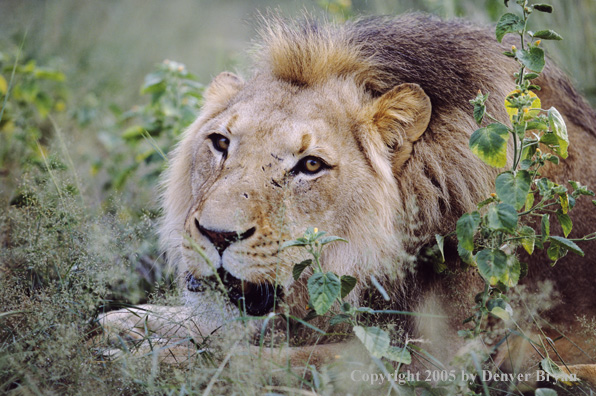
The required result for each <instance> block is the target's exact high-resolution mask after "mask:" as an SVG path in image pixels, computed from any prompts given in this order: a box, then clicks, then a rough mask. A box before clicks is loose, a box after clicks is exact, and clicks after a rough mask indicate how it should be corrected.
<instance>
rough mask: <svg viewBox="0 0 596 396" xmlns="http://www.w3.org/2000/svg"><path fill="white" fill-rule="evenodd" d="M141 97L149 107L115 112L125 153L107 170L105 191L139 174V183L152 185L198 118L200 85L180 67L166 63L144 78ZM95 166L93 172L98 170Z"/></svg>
mask: <svg viewBox="0 0 596 396" xmlns="http://www.w3.org/2000/svg"><path fill="white" fill-rule="evenodd" d="M140 93H141V94H142V95H147V96H149V97H150V100H149V103H147V104H145V105H142V106H134V107H133V108H132V109H130V110H128V111H125V112H120V111H119V110H118V109H114V111H115V114H116V116H117V123H116V124H115V125H114V127H113V128H116V129H118V130H120V131H122V132H121V139H122V142H123V146H124V147H125V150H122V152H121V153H120V155H119V156H118V157H116V159H117V160H116V161H114V162H113V163H112V164H111V166H110V167H109V168H108V173H109V174H110V184H109V185H108V186H107V187H108V189H115V190H121V189H122V188H123V187H124V186H125V185H126V183H127V182H128V181H129V179H130V178H131V177H132V176H133V175H134V174H135V173H140V177H141V182H143V183H147V184H148V185H154V184H155V182H156V179H157V177H158V176H159V174H160V173H161V172H162V171H163V169H164V167H165V166H166V155H165V153H167V152H168V151H169V150H170V148H171V147H172V146H173V145H174V143H175V142H176V141H177V139H178V137H179V136H180V135H181V134H182V132H183V131H184V130H185V129H186V128H187V127H188V126H189V125H190V124H191V123H192V122H193V121H194V119H195V118H196V117H197V114H198V111H199V108H200V105H201V101H202V93H203V85H202V84H200V83H199V82H198V81H197V78H196V77H195V76H194V75H193V74H191V73H189V72H188V70H187V69H186V66H184V65H183V64H181V63H178V62H174V61H170V60H165V61H164V62H163V63H161V64H159V65H157V66H156V67H155V70H154V71H152V72H151V73H149V74H147V75H146V76H145V81H144V83H143V86H142V87H141V90H140ZM101 166H102V164H101V163H98V164H97V166H96V171H98V170H99V169H100V168H101Z"/></svg>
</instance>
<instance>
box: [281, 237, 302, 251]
mask: <svg viewBox="0 0 596 396" xmlns="http://www.w3.org/2000/svg"><path fill="white" fill-rule="evenodd" d="M308 245H309V243H308V242H307V241H306V240H305V239H304V238H298V239H295V240H293V241H286V242H284V243H283V244H282V245H281V250H284V249H287V248H289V247H293V246H308Z"/></svg>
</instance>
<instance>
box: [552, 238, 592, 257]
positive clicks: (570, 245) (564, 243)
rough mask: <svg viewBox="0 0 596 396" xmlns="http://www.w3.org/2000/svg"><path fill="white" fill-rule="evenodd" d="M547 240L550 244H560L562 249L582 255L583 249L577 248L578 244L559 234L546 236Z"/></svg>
mask: <svg viewBox="0 0 596 396" xmlns="http://www.w3.org/2000/svg"><path fill="white" fill-rule="evenodd" d="M548 240H549V241H550V243H551V244H555V245H557V246H560V247H562V248H564V249H567V250H569V251H570V252H573V253H575V254H577V255H579V256H582V257H584V252H583V250H581V249H580V248H579V246H577V245H576V244H575V242H573V241H570V240H569V239H567V238H563V237H560V236H551V237H549V238H548Z"/></svg>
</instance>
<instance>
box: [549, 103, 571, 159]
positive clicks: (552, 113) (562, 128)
mask: <svg viewBox="0 0 596 396" xmlns="http://www.w3.org/2000/svg"><path fill="white" fill-rule="evenodd" d="M548 122H549V124H550V127H551V129H552V130H553V133H554V134H555V136H556V137H557V140H558V141H559V149H558V150H555V152H556V153H557V154H559V155H560V156H561V157H563V158H567V147H569V136H568V135H567V126H566V125H565V120H563V117H562V116H561V114H560V113H559V112H558V111H557V109H555V108H554V107H551V108H550V109H548Z"/></svg>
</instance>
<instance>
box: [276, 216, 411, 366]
mask: <svg viewBox="0 0 596 396" xmlns="http://www.w3.org/2000/svg"><path fill="white" fill-rule="evenodd" d="M325 235H326V232H325V231H319V230H318V229H316V228H312V227H309V228H308V229H307V230H306V232H305V233H304V236H302V237H300V238H297V239H294V240H291V241H287V242H285V243H284V244H283V245H282V249H287V248H290V247H300V248H302V249H305V250H306V251H307V252H308V253H309V254H310V255H311V256H312V259H309V260H304V261H302V262H300V263H298V264H296V265H294V269H293V276H294V279H295V280H298V279H299V278H300V276H301V274H302V272H303V271H304V270H305V269H306V268H308V267H312V270H313V273H312V275H310V276H309V278H308V281H307V290H308V296H309V308H313V310H311V311H309V312H308V314H307V316H306V317H305V318H304V320H310V319H312V318H314V317H316V316H324V315H326V318H327V319H328V320H329V324H330V325H331V326H336V325H338V324H341V323H349V324H350V325H352V330H353V331H354V334H355V335H356V337H358V339H360V341H362V344H363V345H364V346H365V347H366V349H367V350H368V352H369V353H370V355H371V356H373V357H376V358H379V359H380V358H386V359H389V360H391V361H395V362H398V363H402V364H410V363H411V361H412V358H411V355H410V352H409V351H408V349H407V348H406V347H405V346H404V347H396V346H392V345H391V341H390V337H389V333H387V332H386V331H385V330H382V329H380V328H378V327H374V326H372V327H369V326H361V325H360V322H361V319H360V316H361V315H362V314H374V313H375V311H374V310H372V309H371V308H369V307H352V306H351V305H350V303H349V302H347V301H345V300H344V299H345V298H346V297H347V296H348V295H349V293H350V292H351V291H352V290H353V289H354V287H355V286H356V284H357V282H358V280H357V279H356V278H354V277H352V276H350V275H342V276H341V277H340V276H338V275H336V274H335V273H333V272H324V271H323V267H322V266H321V263H320V258H321V255H322V252H323V247H324V246H325V245H327V244H329V243H332V242H336V241H342V242H347V241H346V240H345V239H343V238H340V237H336V236H325ZM372 282H373V283H374V284H375V285H376V287H377V289H378V290H379V292H380V293H381V294H382V295H384V296H386V298H387V299H388V298H389V297H388V296H387V292H386V291H385V290H384V289H383V287H382V286H381V285H380V284H379V283H378V281H376V279H374V278H373V279H372ZM334 306H336V307H337V306H339V307H340V311H339V312H338V311H337V310H332V308H333V307H334Z"/></svg>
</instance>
